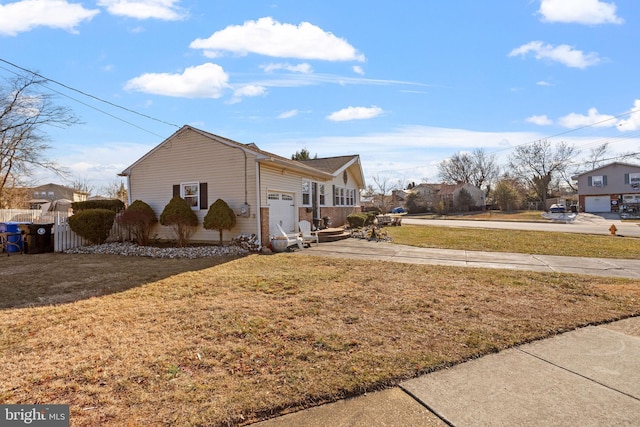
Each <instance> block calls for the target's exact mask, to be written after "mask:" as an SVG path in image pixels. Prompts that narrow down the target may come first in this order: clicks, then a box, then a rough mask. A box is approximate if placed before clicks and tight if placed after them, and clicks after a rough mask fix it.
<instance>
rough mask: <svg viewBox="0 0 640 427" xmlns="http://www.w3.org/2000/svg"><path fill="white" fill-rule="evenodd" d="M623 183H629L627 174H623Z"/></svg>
mask: <svg viewBox="0 0 640 427" xmlns="http://www.w3.org/2000/svg"><path fill="white" fill-rule="evenodd" d="M624 183H625V184H628V183H629V174H628V173H625V174H624Z"/></svg>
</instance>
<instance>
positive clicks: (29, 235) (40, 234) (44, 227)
mask: <svg viewBox="0 0 640 427" xmlns="http://www.w3.org/2000/svg"><path fill="white" fill-rule="evenodd" d="M22 230H23V234H24V237H23V239H24V253H26V254H42V253H45V252H53V234H52V230H53V224H27V225H24V226H22Z"/></svg>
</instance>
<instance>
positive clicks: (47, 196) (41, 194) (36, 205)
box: [22, 183, 89, 209]
mask: <svg viewBox="0 0 640 427" xmlns="http://www.w3.org/2000/svg"><path fill="white" fill-rule="evenodd" d="M26 194H27V197H28V200H26V202H25V205H26V206H22V207H23V208H28V209H40V207H41V206H42V205H44V204H45V203H49V202H53V201H54V200H69V201H71V202H83V201H85V200H87V198H88V197H89V193H87V192H84V191H79V190H76V189H74V188H71V187H66V186H64V185H59V184H53V183H49V184H44V185H39V186H37V187H30V188H27V189H26Z"/></svg>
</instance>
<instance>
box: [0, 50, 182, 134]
mask: <svg viewBox="0 0 640 427" xmlns="http://www.w3.org/2000/svg"><path fill="white" fill-rule="evenodd" d="M0 62H4V63H5V64H8V65H11V66H12V67H15V68H17V69H19V70H22V71H24V72H27V73H30V74H32V75H34V76H36V77H39V78H41V79H44V80H46V81H48V82H51V83H55V84H57V85H59V86H62V87H63V88H65V89H69V90H71V91H74V92H77V93H79V94H81V95H83V96H86V97H88V98H92V99H95V100H96V101H99V102H102V103H105V104H107V105H110V106H112V107H115V108H119V109H121V110H124V111H126V112H128V113H132V114H136V115H138V116H141V117H144V118H146V119H149V120H154V121H156V122H159V123H162V124H165V125H168V126H173V127H175V128H180V126H178V125H176V124H174V123H170V122H167V121H165V120H162V119H157V118H155V117H152V116H149V115H147V114H143V113H140V112H138V111H135V110H132V109H130V108H127V107H123V106H122V105H118V104H115V103H113V102H111V101H107V100H106V99H102V98H99V97H97V96H95V95H91V94H90V93H87V92H84V91H82V90H80V89H76V88H74V87H71V86H69V85H66V84H64V83H61V82H59V81H56V80H53V79H50V78H48V77H45V76H43V75H42V74H40V73H36V72H35V71H32V70H29V69H27V68H24V67H21V66H19V65H17V64H14V63H12V62H10V61H7V60H6V59H2V58H0ZM43 86H45V87H47V86H46V85H43ZM47 89H49V90H52V89H51V88H49V87H47ZM54 92H55V91H54ZM56 93H60V92H56ZM61 95H62V94H61ZM69 98H70V99H73V100H74V101H77V102H80V101H78V100H76V99H75V98H71V97H69ZM80 103H81V104H83V105H86V106H89V105H87V104H85V103H82V102H80ZM95 110H97V111H100V112H101V113H104V114H107V115H109V116H111V117H113V118H116V119H118V120H121V121H123V122H124V123H127V124H130V125H132V126H135V127H137V128H138V129H142V128H141V127H139V126H136V125H133V124H132V123H129V122H127V121H125V120H122V119H119V118H117V117H116V116H113V115H111V114H109V113H106V112H104V111H102V110H100V109H97V108H95ZM142 130H145V129H142ZM147 132H150V131H147ZM150 133H153V132H150ZM154 135H155V134H154Z"/></svg>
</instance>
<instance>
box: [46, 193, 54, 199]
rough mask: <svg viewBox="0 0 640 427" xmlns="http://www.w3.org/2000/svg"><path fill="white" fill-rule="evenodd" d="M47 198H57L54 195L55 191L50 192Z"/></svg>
mask: <svg viewBox="0 0 640 427" xmlns="http://www.w3.org/2000/svg"><path fill="white" fill-rule="evenodd" d="M47 196H48V197H51V198H53V197H54V196H55V194H54V192H53V191H49V192H48V193H47Z"/></svg>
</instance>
